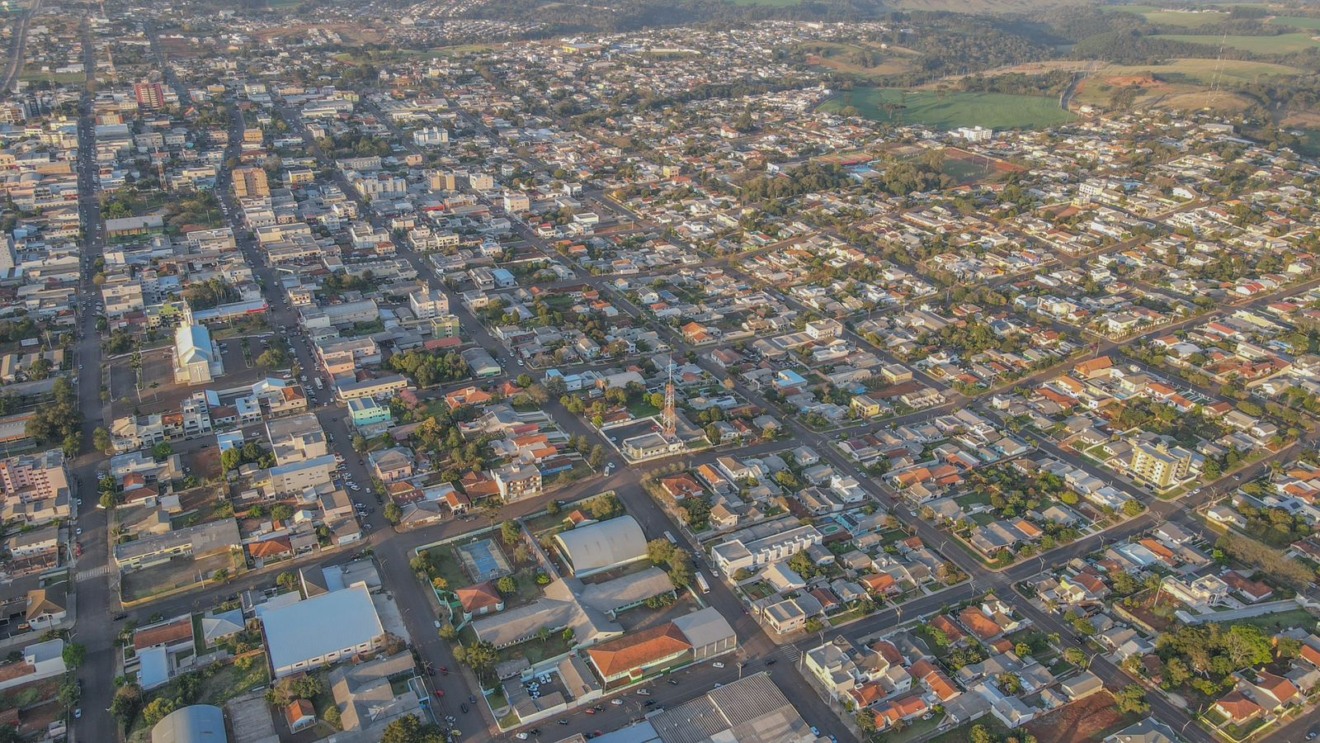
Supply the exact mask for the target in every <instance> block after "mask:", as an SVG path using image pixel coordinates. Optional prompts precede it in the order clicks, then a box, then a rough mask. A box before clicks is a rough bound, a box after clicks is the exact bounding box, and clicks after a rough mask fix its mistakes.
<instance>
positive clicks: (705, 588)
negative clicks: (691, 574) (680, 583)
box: [697, 570, 710, 593]
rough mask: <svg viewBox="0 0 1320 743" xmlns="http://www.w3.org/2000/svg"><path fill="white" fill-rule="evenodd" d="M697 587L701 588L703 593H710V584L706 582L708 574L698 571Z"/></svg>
mask: <svg viewBox="0 0 1320 743" xmlns="http://www.w3.org/2000/svg"><path fill="white" fill-rule="evenodd" d="M697 586H698V587H699V588H701V592H702V593H710V584H709V583H707V582H706V574H705V573H703V572H701V571H700V570H698V571H697Z"/></svg>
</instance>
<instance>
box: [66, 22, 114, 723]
mask: <svg viewBox="0 0 1320 743" xmlns="http://www.w3.org/2000/svg"><path fill="white" fill-rule="evenodd" d="M83 64H84V65H86V69H87V83H88V85H89V86H90V85H92V84H93V82H94V81H95V75H96V52H95V48H94V45H93V44H92V35H91V31H90V27H89V25H88V24H87V23H86V21H84V23H83ZM95 147H96V137H95V128H94V121H93V118H92V99H91V93H90V92H87V93H84V94H83V98H82V101H81V102H80V104H79V116H78V165H79V171H78V211H79V216H80V219H81V222H82V226H83V230H84V232H85V234H86V239H85V241H84V243H83V245H84V249H83V255H84V257H83V278H82V289H81V291H80V305H81V306H80V307H79V308H78V311H79V313H80V316H79V331H80V336H79V338H78V343H77V347H76V355H77V363H78V367H79V371H80V373H79V379H78V405H79V407H80V408H81V409H82V411H83V428H82V435H83V451H84V454H83V455H82V456H80V457H78V458H77V459H76V460H75V461H74V462H73V467H72V470H73V474H74V480H75V488H74V491H75V493H77V495H78V497H79V498H81V499H82V502H83V506H82V507H81V508H79V511H80V514H79V518H78V524H79V526H80V527H81V528H82V530H83V536H82V538H81V540H82V544H83V556H82V558H80V559H79V560H78V562H77V565H76V574H77V575H82V576H87V577H86V578H80V579H78V580H77V583H76V592H77V597H78V599H77V606H78V622H77V629H76V630H75V641H77V642H79V643H82V644H83V645H85V646H86V647H87V660H86V663H85V665H84V666H83V669H82V671H81V672H80V674H79V676H80V677H81V678H83V679H85V683H84V684H83V698H82V710H83V715H82V718H81V719H79V720H75V721H74V722H73V728H72V731H73V735H74V737H77V736H82V737H85V738H86V739H87V740H92V741H95V740H98V739H100V735H101V733H99V732H98V731H105V730H110V729H112V725H113V723H112V721H111V718H110V714H109V712H108V708H109V707H110V698H111V695H112V693H113V686H111V684H110V683H109V682H110V680H111V679H112V678H113V676H114V674H115V658H114V638H115V632H116V626H115V625H114V623H113V622H112V621H111V606H112V603H113V602H114V601H115V599H114V597H113V595H112V592H111V587H110V578H109V577H108V576H107V575H106V574H105V570H104V568H105V567H106V566H107V565H108V564H109V563H110V560H109V549H110V544H109V539H108V533H107V528H108V519H107V515H108V514H107V513H106V512H105V511H103V510H101V509H99V508H97V507H96V501H97V494H96V469H97V467H98V466H100V465H102V464H103V463H104V462H105V458H104V457H103V456H102V455H101V453H100V452H97V451H95V450H93V448H92V431H94V430H95V429H96V428H97V427H99V426H103V425H106V424H107V421H105V419H104V410H105V408H104V406H103V405H102V403H101V384H100V380H101V374H102V372H103V370H102V368H101V334H100V333H99V332H98V331H97V329H96V313H95V312H93V311H91V310H92V306H93V305H94V303H95V301H96V298H97V295H98V292H97V290H96V287H95V285H93V284H92V281H91V268H90V266H91V263H92V262H93V261H94V260H95V259H96V258H99V257H100V256H101V255H102V253H103V252H104V250H105V241H104V234H103V232H102V230H101V227H102V224H101V210H100V205H99V202H98V201H97V196H96V183H95V180H94V174H95V169H94V167H93V166H92V163H94V162H95V160H96V153H95Z"/></svg>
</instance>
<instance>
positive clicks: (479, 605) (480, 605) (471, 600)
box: [454, 581, 503, 614]
mask: <svg viewBox="0 0 1320 743" xmlns="http://www.w3.org/2000/svg"><path fill="white" fill-rule="evenodd" d="M454 593H455V594H457V596H458V603H460V604H462V605H463V611H465V612H467V613H469V614H475V613H477V612H479V611H481V610H483V609H489V608H492V607H495V606H499V605H500V604H501V603H503V599H501V598H500V593H499V591H496V590H495V586H492V585H491V584H490V581H486V582H485V583H478V584H477V585H475V586H468V587H467V588H460V589H458V590H457V591H455V592H454Z"/></svg>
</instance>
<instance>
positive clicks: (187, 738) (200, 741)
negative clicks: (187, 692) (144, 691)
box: [151, 704, 229, 743]
mask: <svg viewBox="0 0 1320 743" xmlns="http://www.w3.org/2000/svg"><path fill="white" fill-rule="evenodd" d="M228 742H229V735H228V733H226V732H225V713H224V712H222V711H221V710H220V708H219V707H213V706H211V705H209V704H193V705H190V706H188V707H183V708H181V709H176V710H174V711H173V712H171V713H169V714H168V715H166V716H165V719H163V720H161V721H160V722H158V723H156V727H154V728H152V729H151V743H228Z"/></svg>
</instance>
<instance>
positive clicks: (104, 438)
mask: <svg viewBox="0 0 1320 743" xmlns="http://www.w3.org/2000/svg"><path fill="white" fill-rule="evenodd" d="M92 447H93V448H95V449H96V450H97V451H99V452H101V453H103V454H109V453H110V451H111V449H112V447H113V443H112V442H111V439H110V432H109V431H107V430H105V426H97V427H96V430H94V431H92Z"/></svg>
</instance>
